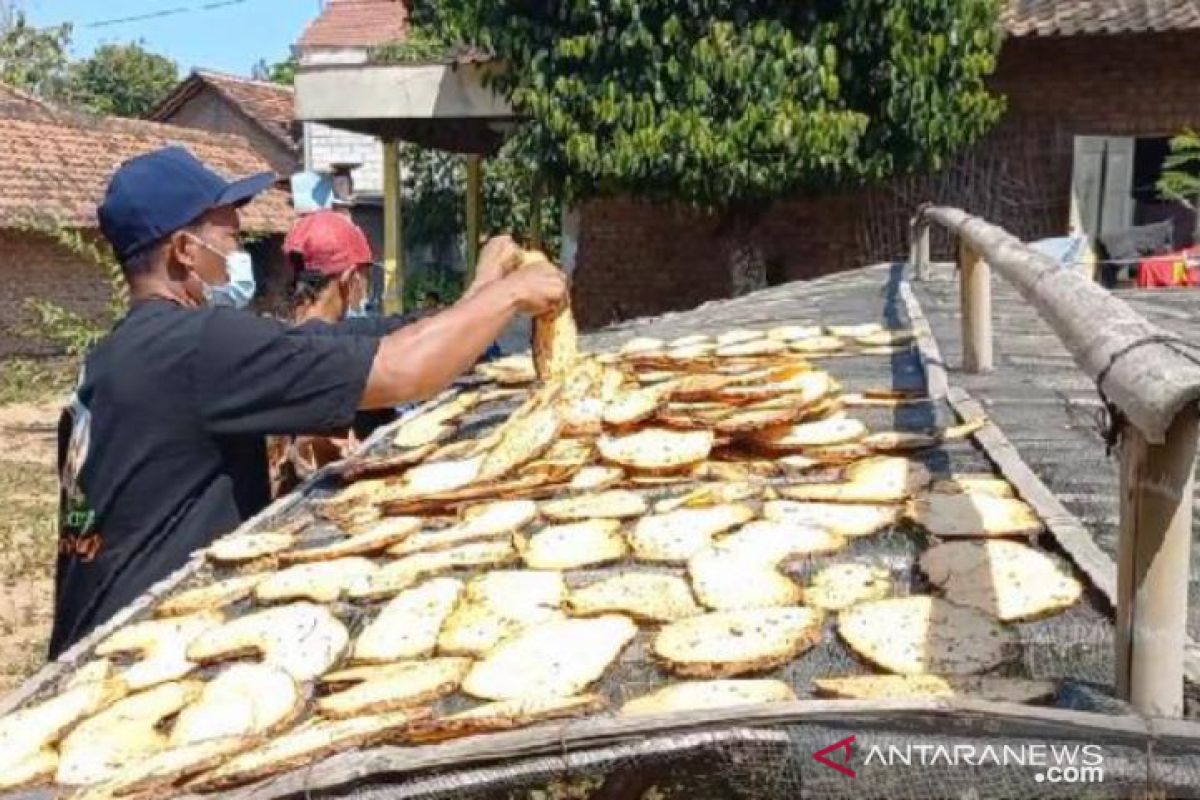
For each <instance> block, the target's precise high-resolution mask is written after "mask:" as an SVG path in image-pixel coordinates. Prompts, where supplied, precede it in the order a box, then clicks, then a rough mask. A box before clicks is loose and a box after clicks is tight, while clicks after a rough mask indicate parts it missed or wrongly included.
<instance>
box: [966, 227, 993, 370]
mask: <svg viewBox="0 0 1200 800" xmlns="http://www.w3.org/2000/svg"><path fill="white" fill-rule="evenodd" d="M958 266H959V271H960V273H961V274H960V275H959V288H960V290H961V295H962V341H963V371H964V372H968V373H975V374H978V373H981V372H991V371H992V268H991V267H990V266H989V265H988V263H987V262H986V261H984V260H983V258H982V257H981V256H980V255H979V253H977V252H976V251H975V249H974V248H972V247H971V245H970V244H969V243H968V242H967V240H966V239H962V238H960V239H959V243H958Z"/></svg>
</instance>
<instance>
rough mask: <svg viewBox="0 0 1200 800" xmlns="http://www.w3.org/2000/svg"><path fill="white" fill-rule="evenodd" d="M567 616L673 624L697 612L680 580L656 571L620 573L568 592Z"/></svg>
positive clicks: (699, 610)
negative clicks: (615, 616)
mask: <svg viewBox="0 0 1200 800" xmlns="http://www.w3.org/2000/svg"><path fill="white" fill-rule="evenodd" d="M567 606H568V608H569V609H570V611H571V614H572V615H574V616H578V617H592V616H596V615H599V614H624V615H626V616H629V617H632V618H633V619H635V620H639V621H644V622H673V621H675V620H677V619H683V618H685V617H692V616H695V615H696V614H699V613H701V611H702V609H701V608H700V606H698V605H696V600H695V599H694V598H693V597H692V590H691V587H690V586H689V585H688V582H687V581H685V580H684V579H683V578H679V577H676V576H675V575H663V574H661V573H657V572H623V573H621V574H619V575H613V576H612V577H609V578H603V579H602V580H599V581H596V582H595V583H591V584H588V585H587V586H584V587H582V588H579V589H576V590H574V591H572V592H571V594H570V596H569V597H568V598H567Z"/></svg>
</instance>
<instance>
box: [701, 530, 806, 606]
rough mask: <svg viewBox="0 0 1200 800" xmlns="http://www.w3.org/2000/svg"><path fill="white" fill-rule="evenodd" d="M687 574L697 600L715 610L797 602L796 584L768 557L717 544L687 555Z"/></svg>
mask: <svg viewBox="0 0 1200 800" xmlns="http://www.w3.org/2000/svg"><path fill="white" fill-rule="evenodd" d="M688 578H689V579H690V580H691V582H692V590H693V591H694V592H695V593H696V597H697V598H698V599H699V600H700V602H701V603H703V604H704V605H705V606H707V607H708V608H711V609H713V610H716V611H725V610H733V609H744V608H769V607H772V606H792V605H796V604H798V603H799V602H800V587H799V586H798V585H796V583H795V581H793V580H792V579H791V578H789V577H787V576H786V575H784V574H783V573H781V572H780V571H779V570H778V569H777V568H776V566H775V563H774V562H772V561H771V560H770V559H767V558H762V557H755V556H752V555H745V554H740V553H738V552H736V551H727V550H724V549H722V548H721V547H719V546H713V547H706V548H704V549H703V550H700V551H699V552H697V553H696V554H694V555H693V556H692V557H691V558H689V559H688Z"/></svg>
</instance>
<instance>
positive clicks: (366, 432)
mask: <svg viewBox="0 0 1200 800" xmlns="http://www.w3.org/2000/svg"><path fill="white" fill-rule="evenodd" d="M421 316H423V315H422V314H419V313H409V314H396V315H393V316H388V317H353V318H350V319H344V320H342V321H341V322H339V323H338V324H336V325H330V324H329V323H328V322H324V321H322V320H309V321H308V322H305V323H302V324H301V326H300V327H301V328H302V329H305V330H311V331H313V332H314V333H320V334H324V335H333V336H376V337H379V338H382V337H384V336H387V335H388V334H389V333H392V332H393V331H396V330H399V329H400V328H403V327H404V326H405V325H408V324H410V323H413V322H416V321H417V320H418V319H420V318H421ZM396 417H397V414H396V410H395V409H393V408H376V409H371V410H369V411H366V410H364V411H359V412H358V413H357V414H355V415H354V424H353V425H351V426H350V427H351V429H352V430H353V431H354V435H355V437H356V438H358V440H359V441H362V440H363V439H366V438H367V437H368V436H370V435H371V434H372V433H374V432H375V430H376V429H377V428H380V427H382V426H384V425H387V424H388V423H389V422H394V421H395V419H396Z"/></svg>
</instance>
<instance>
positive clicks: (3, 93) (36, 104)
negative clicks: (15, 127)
mask: <svg viewBox="0 0 1200 800" xmlns="http://www.w3.org/2000/svg"><path fill="white" fill-rule="evenodd" d="M12 114H20V115H23V116H26V117H29V118H34V117H43V118H50V117H53V116H54V107H53V106H51V105H50V104H49V103H46V102H44V101H42V100H39V99H38V98H36V97H34V96H33V95H30V94H25V92H22V91H21V90H19V89H14V88H13V87H11V86H9V85H7V84H4V83H0V117H6V116H9V115H12Z"/></svg>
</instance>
